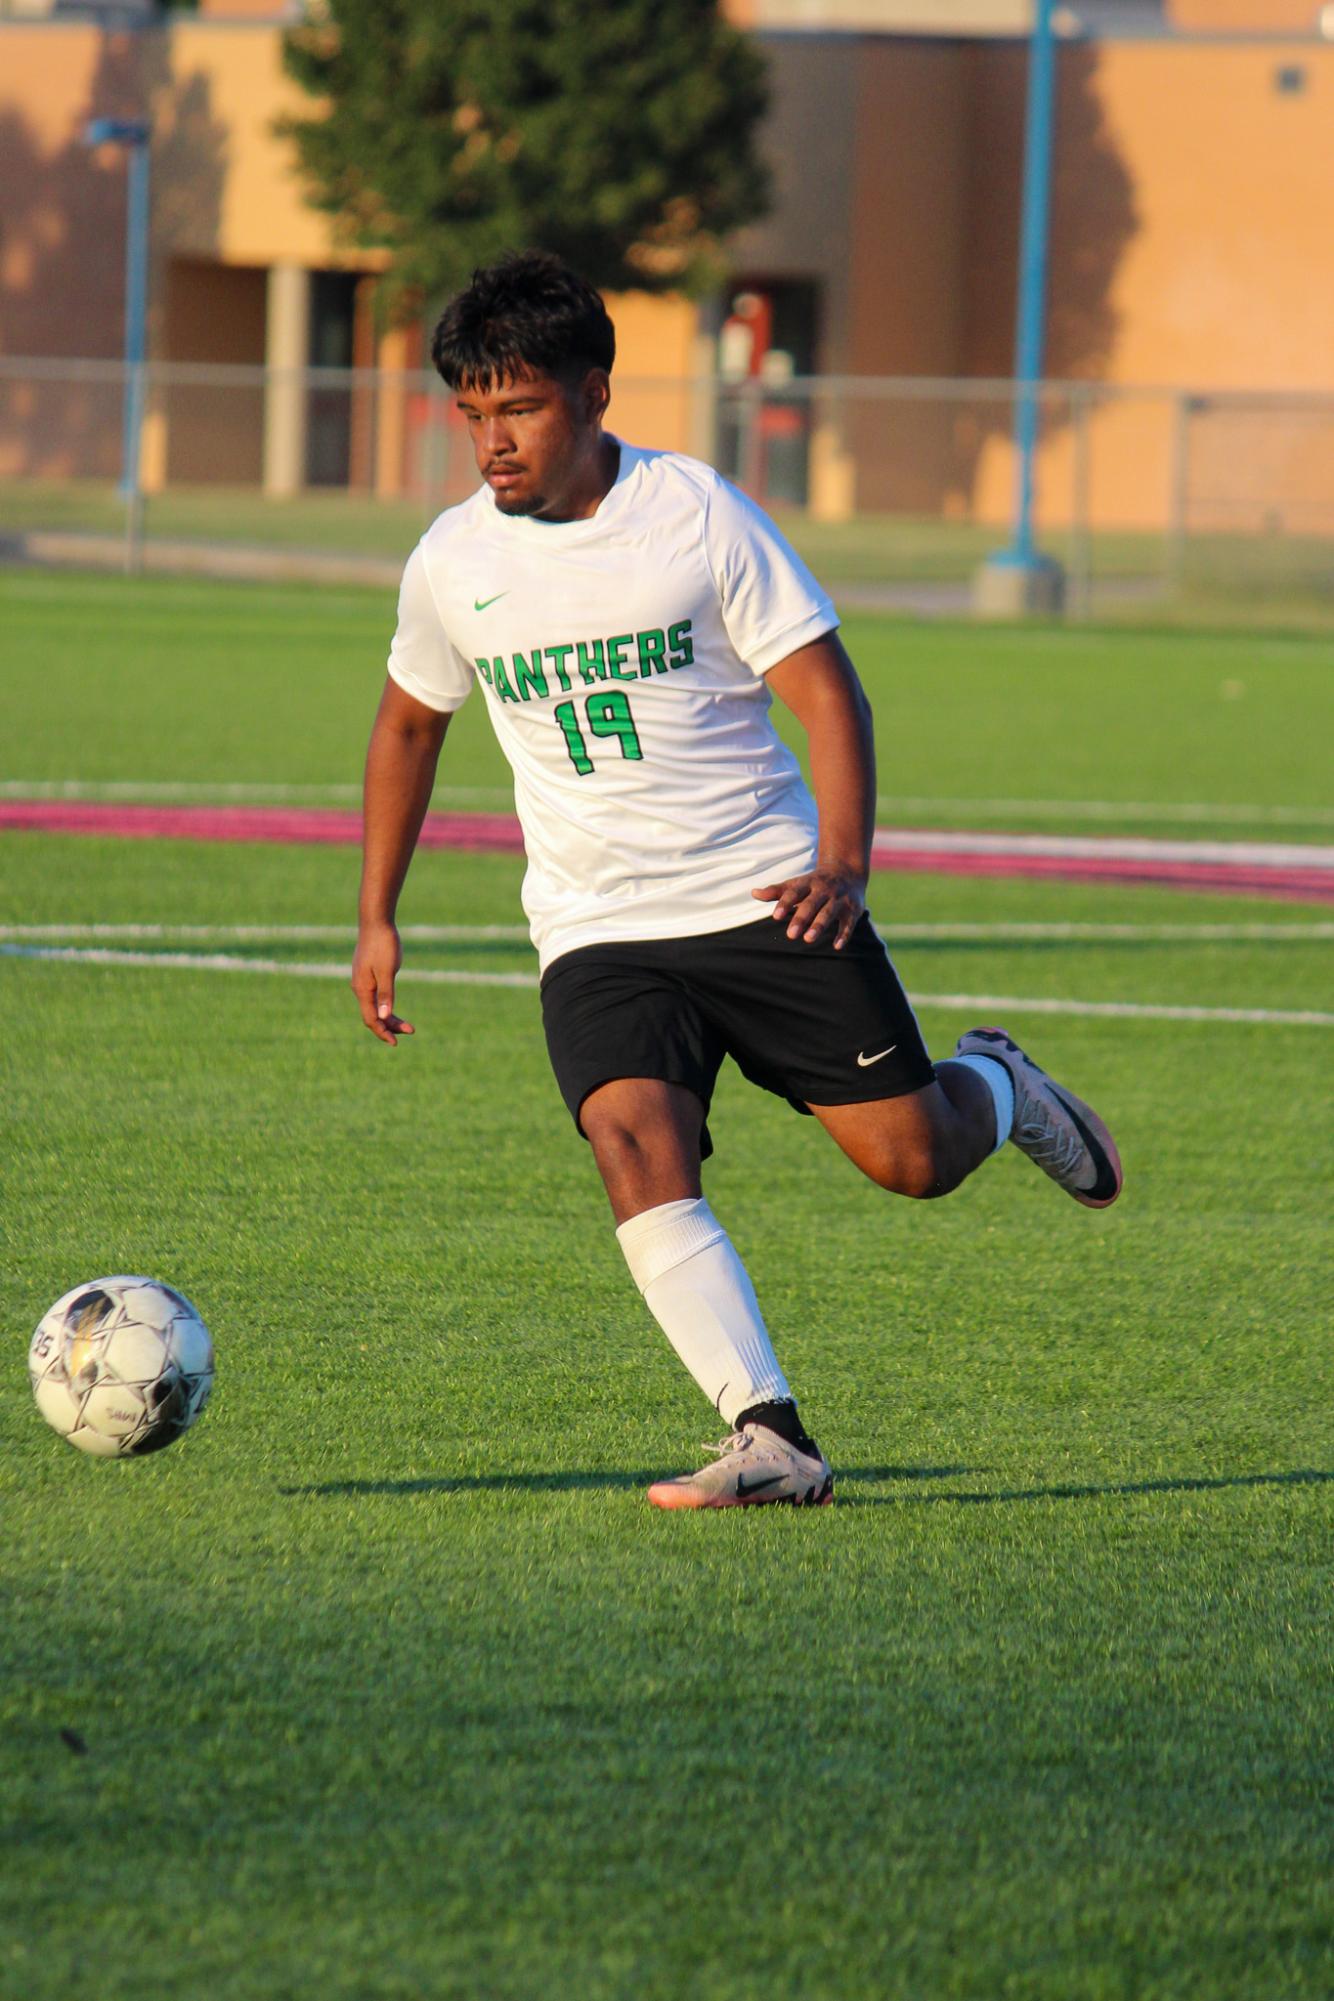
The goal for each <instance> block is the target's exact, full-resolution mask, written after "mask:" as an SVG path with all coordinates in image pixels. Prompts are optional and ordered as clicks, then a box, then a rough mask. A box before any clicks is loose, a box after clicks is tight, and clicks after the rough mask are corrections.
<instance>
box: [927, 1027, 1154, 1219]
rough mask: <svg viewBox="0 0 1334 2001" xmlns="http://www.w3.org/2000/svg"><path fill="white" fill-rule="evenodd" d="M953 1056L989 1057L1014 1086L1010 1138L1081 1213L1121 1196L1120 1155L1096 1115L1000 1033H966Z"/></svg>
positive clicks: (977, 1030) (995, 1030)
mask: <svg viewBox="0 0 1334 2001" xmlns="http://www.w3.org/2000/svg"><path fill="white" fill-rule="evenodd" d="M954 1053H955V1055H956V1056H990V1057H992V1058H994V1059H995V1061H996V1062H998V1063H1003V1064H1004V1065H1005V1068H1006V1069H1007V1070H1008V1071H1009V1073H1010V1080H1011V1082H1012V1083H1013V1085H1014V1127H1013V1129H1012V1131H1011V1133H1010V1138H1011V1140H1012V1141H1013V1143H1014V1144H1015V1146H1017V1147H1018V1148H1019V1151H1020V1152H1021V1153H1026V1154H1027V1155H1028V1157H1029V1159H1030V1160H1031V1161H1035V1162H1036V1164H1037V1165H1038V1166H1039V1167H1040V1168H1041V1169H1042V1171H1043V1173H1044V1174H1049V1175H1050V1176H1051V1178H1052V1180H1053V1181H1054V1182H1055V1183H1056V1184H1057V1186H1058V1187H1060V1188H1064V1190H1065V1192H1066V1194H1067V1195H1073V1196H1074V1198H1075V1200H1076V1202H1082V1203H1083V1204H1084V1207H1085V1208H1086V1209H1106V1208H1108V1207H1109V1205H1110V1204H1111V1203H1113V1202H1115V1200H1116V1198H1117V1196H1118V1195H1119V1194H1120V1193H1121V1156H1120V1154H1119V1153H1118V1152H1117V1150H1116V1144H1115V1142H1114V1141H1113V1139H1112V1136H1111V1134H1110V1133H1109V1132H1108V1130H1107V1128H1106V1126H1105V1125H1104V1124H1103V1122H1102V1120H1101V1119H1100V1118H1099V1117H1098V1114H1097V1113H1096V1112H1095V1111H1093V1110H1092V1108H1091V1107H1090V1106H1088V1105H1086V1104H1085V1103H1084V1101H1083V1099H1082V1098H1077V1097H1076V1096H1075V1095H1074V1093H1073V1091H1067V1090H1065V1089H1064V1088H1063V1087H1062V1086H1061V1085H1059V1084H1056V1083H1054V1082H1053V1081H1052V1079H1051V1078H1050V1077H1049V1076H1048V1075H1047V1073H1046V1071H1045V1070H1041V1069H1039V1068H1038V1065H1037V1064H1036V1063H1035V1062H1034V1061H1033V1059H1032V1057H1031V1056H1026V1055H1025V1054H1024V1052H1023V1050H1022V1049H1021V1048H1020V1047H1019V1045H1018V1043H1017V1042H1012V1041H1011V1040H1010V1038H1009V1036H1008V1035H1007V1034H1006V1033H1005V1030H1004V1029H1003V1028H970V1029H969V1031H968V1033H967V1035H961V1036H960V1037H959V1044H958V1047H957V1049H956V1050H955V1052H954Z"/></svg>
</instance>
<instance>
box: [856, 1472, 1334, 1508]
mask: <svg viewBox="0 0 1334 2001" xmlns="http://www.w3.org/2000/svg"><path fill="white" fill-rule="evenodd" d="M862 1477H863V1478H866V1477H867V1476H866V1475H865V1474H863V1475H862ZM1331 1480H1334V1472H1322V1471H1320V1470H1319V1469H1317V1468H1315V1467H1311V1466H1302V1467H1299V1468H1298V1469H1297V1470H1296V1471H1295V1472H1292V1473H1231V1474H1224V1475H1222V1476H1221V1477H1219V1478H1217V1479H1179V1480H1122V1481H1116V1482H1113V1483H1111V1484H1109V1485H1107V1486H1102V1487H1094V1486H1089V1487H1075V1486H1070V1487H1008V1488H1001V1489H1000V1490H999V1491H998V1492H996V1493H994V1494H865V1495H859V1496H858V1497H857V1499H856V1501H855V1502H854V1505H855V1506H857V1507H871V1508H894V1507H913V1506H918V1507H933V1506H935V1505H937V1504H938V1503H944V1502H953V1503H954V1505H955V1506H956V1507H969V1506H981V1505H985V1504H987V1503H989V1502H995V1501H1092V1500H1100V1499H1102V1498H1103V1497H1104V1496H1105V1495H1113V1494H1207V1493H1215V1492H1218V1491H1221V1490H1222V1489H1223V1488H1225V1487H1318V1486H1321V1485H1323V1484H1324V1483H1325V1482H1327V1481H1331Z"/></svg>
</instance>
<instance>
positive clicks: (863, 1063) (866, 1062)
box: [857, 1042, 899, 1070]
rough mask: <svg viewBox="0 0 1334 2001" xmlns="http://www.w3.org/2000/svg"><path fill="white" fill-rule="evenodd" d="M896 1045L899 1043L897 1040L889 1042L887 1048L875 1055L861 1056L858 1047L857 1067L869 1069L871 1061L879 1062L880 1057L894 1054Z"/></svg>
mask: <svg viewBox="0 0 1334 2001" xmlns="http://www.w3.org/2000/svg"><path fill="white" fill-rule="evenodd" d="M898 1046H899V1045H898V1043H897V1042H891V1043H890V1045H889V1048H888V1049H882V1050H880V1051H879V1053H878V1054H877V1055H875V1056H863V1055H862V1053H861V1051H860V1049H859V1050H858V1051H857V1068H858V1069H859V1070H869V1069H870V1067H871V1065H872V1064H873V1063H879V1062H880V1060H881V1058H882V1057H885V1056H892V1055H893V1054H894V1051H895V1050H896V1049H897V1048H898Z"/></svg>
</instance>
